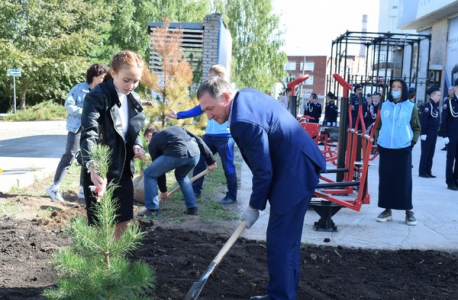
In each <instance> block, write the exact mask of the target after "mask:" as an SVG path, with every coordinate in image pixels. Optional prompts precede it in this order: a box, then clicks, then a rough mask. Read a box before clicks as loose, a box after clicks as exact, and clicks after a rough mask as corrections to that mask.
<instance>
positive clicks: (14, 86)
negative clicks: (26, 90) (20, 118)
mask: <svg viewBox="0 0 458 300" xmlns="http://www.w3.org/2000/svg"><path fill="white" fill-rule="evenodd" d="M13 90H14V92H13V93H14V114H16V76H14V75H13Z"/></svg>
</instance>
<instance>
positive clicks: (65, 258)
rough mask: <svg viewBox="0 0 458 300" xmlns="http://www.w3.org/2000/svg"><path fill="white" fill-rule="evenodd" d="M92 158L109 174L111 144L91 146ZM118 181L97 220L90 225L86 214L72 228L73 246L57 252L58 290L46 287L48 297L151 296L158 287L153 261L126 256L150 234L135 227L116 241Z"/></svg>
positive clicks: (105, 197) (101, 205)
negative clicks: (116, 189)
mask: <svg viewBox="0 0 458 300" xmlns="http://www.w3.org/2000/svg"><path fill="white" fill-rule="evenodd" d="M89 156H90V157H91V159H92V160H94V162H95V169H96V170H97V172H98V173H99V174H100V175H101V177H102V178H106V174H107V172H108V166H109V164H110V159H109V158H110V157H111V153H110V150H109V148H108V147H107V146H101V145H99V146H97V147H95V148H93V149H91V152H90V153H89ZM115 188H116V185H114V184H109V185H108V188H107V189H106V191H105V192H104V193H103V196H101V195H100V194H98V196H99V198H100V201H99V203H98V205H97V206H96V208H95V213H96V216H97V224H95V225H94V226H89V225H88V224H87V220H86V219H85V218H83V217H81V216H78V217H77V218H76V219H74V220H72V221H71V222H70V224H69V225H68V227H67V230H68V232H69V234H70V236H71V237H72V239H73V245H72V246H69V247H64V248H62V249H60V251H59V253H58V254H57V255H56V256H55V260H54V262H55V266H56V268H57V269H58V270H59V275H58V278H57V288H55V289H48V290H46V291H45V296H46V297H47V298H48V299H111V300H116V299H120V300H121V299H122V300H123V299H147V298H142V296H144V293H145V290H146V289H153V288H154V271H153V270H152V269H151V268H150V267H149V265H148V264H146V263H144V262H141V261H136V262H130V261H129V260H128V259H127V257H126V254H127V253H129V252H131V251H133V250H134V249H135V248H136V247H137V245H138V244H139V242H140V240H141V238H143V237H144V235H145V234H146V233H145V232H142V231H141V229H140V227H139V226H138V225H129V226H128V227H127V229H126V230H125V231H124V233H123V234H122V236H121V237H120V238H119V239H115V237H114V232H115V229H116V224H115V217H116V207H117V204H116V199H113V191H114V189H115Z"/></svg>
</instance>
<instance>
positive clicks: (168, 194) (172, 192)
mask: <svg viewBox="0 0 458 300" xmlns="http://www.w3.org/2000/svg"><path fill="white" fill-rule="evenodd" d="M208 172H210V170H209V169H205V170H203V171H202V172H200V173H199V174H197V175H196V176H194V177H192V178H191V179H190V181H191V182H194V181H196V180H197V179H199V178H200V177H202V176H205V175H207V173H208ZM178 190H180V186H177V187H176V188H174V189H173V190H171V191H170V192H169V193H167V198H168V197H170V196H172V195H173V194H174V193H175V192H176V191H178Z"/></svg>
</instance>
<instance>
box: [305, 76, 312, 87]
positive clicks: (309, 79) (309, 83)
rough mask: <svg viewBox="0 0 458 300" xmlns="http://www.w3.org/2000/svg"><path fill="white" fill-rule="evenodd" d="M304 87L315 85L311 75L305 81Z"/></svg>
mask: <svg viewBox="0 0 458 300" xmlns="http://www.w3.org/2000/svg"><path fill="white" fill-rule="evenodd" d="M303 85H313V75H310V77H309V78H307V80H306V81H304V83H303Z"/></svg>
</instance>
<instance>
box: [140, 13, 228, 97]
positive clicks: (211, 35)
mask: <svg viewBox="0 0 458 300" xmlns="http://www.w3.org/2000/svg"><path fill="white" fill-rule="evenodd" d="M161 26H163V22H149V23H148V33H149V34H150V36H152V32H153V31H154V29H155V28H158V27H161ZM178 29H181V30H183V38H182V43H181V48H182V53H183V56H184V57H185V58H186V60H187V61H188V62H189V63H190V65H191V67H192V69H193V71H194V74H195V75H196V74H198V76H200V81H203V80H206V79H208V70H209V69H210V68H211V66H213V65H215V64H220V65H223V66H224V67H226V70H227V72H228V76H229V77H230V71H231V62H232V38H231V34H230V33H229V30H228V28H227V27H226V24H224V22H223V19H222V17H221V15H220V14H211V15H207V16H205V18H204V19H203V22H202V23H170V25H169V31H170V32H173V31H177V30H178ZM154 42H155V41H154V40H151V52H150V53H151V56H150V61H149V67H150V69H152V70H153V71H154V72H156V73H158V74H161V72H162V59H161V56H160V55H159V54H158V53H156V52H155V51H154V48H153V46H152V43H154ZM196 87H197V86H193V87H192V88H193V89H196ZM153 95H154V92H153ZM153 98H155V97H153Z"/></svg>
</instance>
